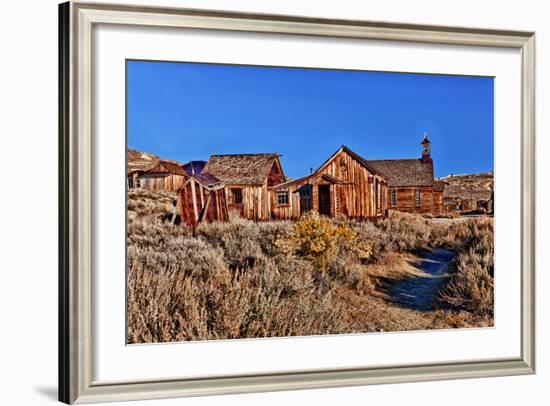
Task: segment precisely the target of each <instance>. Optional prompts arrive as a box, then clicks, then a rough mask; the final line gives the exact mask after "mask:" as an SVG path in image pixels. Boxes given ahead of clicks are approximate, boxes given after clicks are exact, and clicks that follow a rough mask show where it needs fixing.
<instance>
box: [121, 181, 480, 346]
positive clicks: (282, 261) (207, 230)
mask: <svg viewBox="0 0 550 406" xmlns="http://www.w3.org/2000/svg"><path fill="white" fill-rule="evenodd" d="M173 199H174V196H173V195H170V194H166V193H153V192H131V193H130V194H129V198H128V223H129V224H128V297H127V306H128V341H129V343H144V342H167V341H181V340H209V339H233V338H243V337H248V338H251V337H275V336H295V335H322V334H336V333H358V332H370V331H398V330H418V329H432V328H449V327H468V326H473V325H476V326H479V325H485V324H487V318H484V319H480V317H479V316H478V315H477V314H475V313H473V312H471V311H470V310H469V308H468V307H467V306H458V304H454V305H453V308H452V309H440V310H434V311H431V312H418V311H413V310H409V309H405V308H401V307H399V306H396V305H393V304H391V303H390V302H389V301H388V300H387V299H388V298H387V296H386V293H385V287H386V286H387V284H388V283H391V282H392V281H396V280H399V279H400V278H403V277H408V276H409V277H410V276H411V270H410V266H409V265H408V262H409V261H411V259H412V258H414V253H416V252H419V251H421V250H423V249H426V248H429V247H432V246H445V247H450V248H453V249H461V247H466V244H468V247H473V246H474V241H475V239H474V237H471V236H470V234H469V232H470V231H471V230H470V228H468V227H471V225H469V224H468V225H462V223H461V224H456V225H452V226H448V225H441V226H439V225H438V226H435V225H433V224H432V222H431V221H430V220H429V219H424V218H422V217H420V216H412V215H405V214H402V213H392V214H391V215H390V216H389V218H387V219H384V220H381V221H379V222H377V223H376V224H375V223H372V222H362V223H356V222H352V221H348V220H338V221H336V220H329V219H326V218H322V217H318V216H315V215H310V216H307V217H306V218H304V219H303V220H302V221H300V222H298V223H291V222H269V223H254V222H252V221H247V220H243V219H240V218H238V217H237V216H235V217H233V218H232V220H231V221H230V222H227V223H214V224H203V225H200V226H199V227H198V228H197V229H196V230H194V231H192V230H190V229H188V228H186V227H183V226H172V225H171V224H170V223H169V222H166V221H163V219H164V218H165V213H166V212H168V213H171V211H172V208H173ZM478 231H479V232H480V233H481V232H482V229H481V228H480V229H479V230H478ZM468 249H470V248H468ZM464 250H465V248H464ZM464 252H466V251H464ZM468 252H469V251H468ZM474 252H476V254H475V255H481V254H480V253H477V251H474ZM461 254H462V251H461ZM476 258H477V257H476ZM483 258H485V257H483ZM461 261H462V262H461ZM476 261H477V259H476ZM457 262H458V263H459V264H462V265H459V269H460V266H462V269H467V267H469V265H470V262H467V261H466V257H465V258H464V260H461V259H460V256H459V259H458V261H457ZM459 272H460V271H459ZM459 272H457V274H458V273H459ZM456 283H457V284H458V280H457V282H456ZM464 284H466V282H464V281H463V280H462V279H461V280H460V284H459V285H460V286H462V285H464ZM449 286H450V285H449ZM448 289H449V292H451V291H452V292H457V291H456V290H452V289H451V288H450V287H449V288H448ZM484 323H485V324H484Z"/></svg>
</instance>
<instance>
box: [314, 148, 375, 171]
mask: <svg viewBox="0 0 550 406" xmlns="http://www.w3.org/2000/svg"><path fill="white" fill-rule="evenodd" d="M340 152H345V153H346V154H348V155H350V156H351V157H352V158H353V159H355V160H356V161H357V162H359V163H360V164H361V165H363V166H364V167H365V168H367V169H368V170H369V171H371V172H372V173H373V174H375V175H381V173H380V172H379V171H378V170H377V169H376V168H375V167H374V166H373V165H371V164H370V163H369V162H370V161H367V160H366V159H365V158H363V157H362V156H361V155H359V154H357V153H355V152H353V151H352V150H351V149H349V148H348V147H346V146H345V145H342V146H341V147H340V148H338V149H337V150H336V152H335V153H334V154H332V155H331V156H330V157H329V158H328V159H327V160H326V161H325V162H323V163H322V164H321V165H320V166H319V167H318V168H317V169H316V170H315V171H314V172H313V174H316V173H317V172H319V171H320V170H321V169H322V168H323V167H324V166H326V165H327V164H328V163H329V162H330V161H332V160H333V159H334V158H335V157H336V156H337V155H338V154H339V153H340ZM313 174H312V175H313Z"/></svg>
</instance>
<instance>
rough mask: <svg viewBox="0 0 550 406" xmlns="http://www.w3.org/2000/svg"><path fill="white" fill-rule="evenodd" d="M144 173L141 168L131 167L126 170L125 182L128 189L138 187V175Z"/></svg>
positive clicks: (139, 183) (139, 185)
mask: <svg viewBox="0 0 550 406" xmlns="http://www.w3.org/2000/svg"><path fill="white" fill-rule="evenodd" d="M144 173H145V170H143V169H132V170H130V171H129V172H128V177H127V183H126V185H127V186H128V189H140V188H141V181H140V176H142V175H143V174H144Z"/></svg>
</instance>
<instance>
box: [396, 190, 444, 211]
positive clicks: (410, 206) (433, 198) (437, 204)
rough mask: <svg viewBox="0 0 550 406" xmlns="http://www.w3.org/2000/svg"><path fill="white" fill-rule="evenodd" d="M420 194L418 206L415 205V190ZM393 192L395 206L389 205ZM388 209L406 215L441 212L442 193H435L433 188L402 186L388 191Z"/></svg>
mask: <svg viewBox="0 0 550 406" xmlns="http://www.w3.org/2000/svg"><path fill="white" fill-rule="evenodd" d="M417 189H418V191H419V193H420V204H419V205H417V204H416V190H417ZM393 190H395V197H396V202H395V203H396V204H395V206H393V205H392V204H391V194H392V191H393ZM386 198H387V200H388V202H389V204H390V207H389V208H390V209H392V210H398V211H404V212H407V213H420V214H422V213H432V214H439V213H442V212H443V192H436V191H434V190H433V186H420V187H415V186H403V187H393V188H389V189H388V193H387V196H386Z"/></svg>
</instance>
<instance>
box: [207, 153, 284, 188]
mask: <svg viewBox="0 0 550 406" xmlns="http://www.w3.org/2000/svg"><path fill="white" fill-rule="evenodd" d="M275 162H277V164H278V165H279V167H280V163H279V155H278V154H275V153H268V154H229V155H212V156H211V157H210V159H209V160H208V162H207V163H206V166H205V167H204V169H203V172H208V173H210V174H212V175H214V176H215V177H216V178H218V179H219V180H221V181H222V182H223V183H225V184H236V185H262V184H263V183H264V182H265V180H266V179H267V176H268V175H269V172H270V171H271V168H272V167H273V164H274V163H275ZM281 170H282V168H281Z"/></svg>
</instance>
